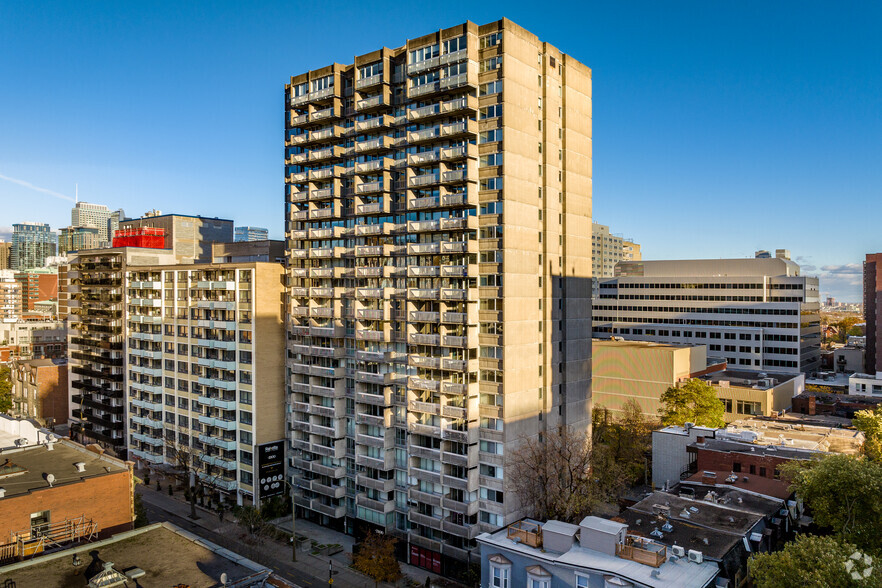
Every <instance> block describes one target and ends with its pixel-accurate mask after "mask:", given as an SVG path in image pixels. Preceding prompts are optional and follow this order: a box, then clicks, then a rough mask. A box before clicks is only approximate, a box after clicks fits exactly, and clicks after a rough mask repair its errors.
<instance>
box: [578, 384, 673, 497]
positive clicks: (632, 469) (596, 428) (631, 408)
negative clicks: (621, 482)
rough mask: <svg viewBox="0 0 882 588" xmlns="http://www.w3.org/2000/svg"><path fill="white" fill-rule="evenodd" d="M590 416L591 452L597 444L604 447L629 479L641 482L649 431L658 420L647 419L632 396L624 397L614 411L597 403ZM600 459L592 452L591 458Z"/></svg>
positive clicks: (649, 446) (650, 443)
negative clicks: (622, 401)
mask: <svg viewBox="0 0 882 588" xmlns="http://www.w3.org/2000/svg"><path fill="white" fill-rule="evenodd" d="M591 417H592V427H591V429H592V445H593V447H594V451H595V454H596V453H597V448H598V447H600V446H601V445H603V446H606V447H607V448H608V449H609V451H610V453H611V455H610V457H611V458H612V459H613V460H614V461H615V462H616V463H617V464H618V465H619V466H621V467H622V469H623V470H624V472H623V473H624V475H625V476H627V478H628V480H629V482H630V483H638V482H641V481H642V480H643V478H644V475H645V470H646V465H647V464H646V458H647V456H648V455H650V454H651V450H652V431H653V429H656V428H658V421H656V420H652V419H649V418H647V417H646V415H645V414H643V411H642V410H641V408H640V405H639V404H637V402H636V401H635V400H634V399H633V398H632V399H628V400H627V401H626V402H625V404H624V405H623V406H622V409H621V411H618V412H617V413H613V411H611V410H609V409H607V408H604V407H603V406H600V405H598V406H595V407H594V408H593V409H592V411H591ZM600 458H601V456H599V455H595V460H598V459H600ZM595 475H596V468H595Z"/></svg>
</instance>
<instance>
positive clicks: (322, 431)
mask: <svg viewBox="0 0 882 588" xmlns="http://www.w3.org/2000/svg"><path fill="white" fill-rule="evenodd" d="M309 432H310V433H311V434H313V435H320V436H322V437H330V438H331V439H342V438H343V437H345V436H346V427H345V425H344V423H343V419H338V420H337V421H335V422H334V425H333V426H330V427H327V426H324V425H317V424H315V423H310V424H309Z"/></svg>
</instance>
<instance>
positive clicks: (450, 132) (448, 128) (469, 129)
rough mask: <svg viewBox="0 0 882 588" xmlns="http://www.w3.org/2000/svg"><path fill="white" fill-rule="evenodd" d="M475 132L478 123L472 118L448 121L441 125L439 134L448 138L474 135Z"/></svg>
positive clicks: (476, 131)
mask: <svg viewBox="0 0 882 588" xmlns="http://www.w3.org/2000/svg"><path fill="white" fill-rule="evenodd" d="M477 133H478V123H476V122H475V121H473V120H469V121H460V122H455V123H450V124H446V125H443V126H442V127H441V136H442V137H446V138H448V139H453V138H458V137H465V136H468V135H476V134H477Z"/></svg>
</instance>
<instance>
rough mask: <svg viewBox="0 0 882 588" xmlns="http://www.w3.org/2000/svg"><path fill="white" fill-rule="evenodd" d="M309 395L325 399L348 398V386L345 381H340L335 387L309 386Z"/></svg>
mask: <svg viewBox="0 0 882 588" xmlns="http://www.w3.org/2000/svg"><path fill="white" fill-rule="evenodd" d="M309 394H312V395H313V396H321V397H323V398H343V397H344V396H346V386H345V382H344V381H343V380H338V381H337V383H336V384H335V385H334V386H321V385H318V384H310V385H309Z"/></svg>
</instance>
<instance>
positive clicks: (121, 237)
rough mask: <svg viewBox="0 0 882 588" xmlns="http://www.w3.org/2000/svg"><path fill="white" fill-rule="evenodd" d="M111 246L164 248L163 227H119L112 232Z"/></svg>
mask: <svg viewBox="0 0 882 588" xmlns="http://www.w3.org/2000/svg"><path fill="white" fill-rule="evenodd" d="M113 246H114V247H147V248H149V249H165V229H160V228H154V227H139V228H136V229H120V230H118V231H115V232H114V233H113Z"/></svg>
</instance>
